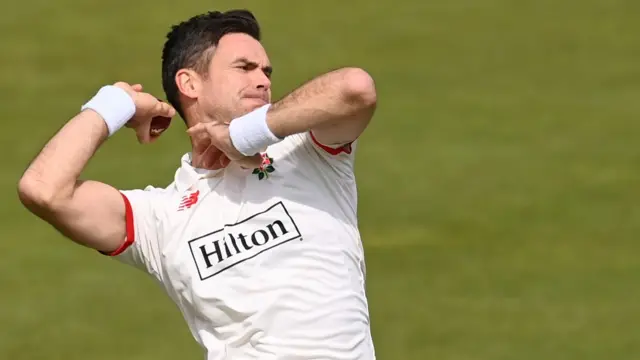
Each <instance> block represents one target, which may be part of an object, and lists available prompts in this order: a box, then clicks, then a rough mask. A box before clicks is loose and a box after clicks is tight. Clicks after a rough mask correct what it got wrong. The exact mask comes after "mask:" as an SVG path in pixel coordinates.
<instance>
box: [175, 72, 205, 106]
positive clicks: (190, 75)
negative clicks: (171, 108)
mask: <svg viewBox="0 0 640 360" xmlns="http://www.w3.org/2000/svg"><path fill="white" fill-rule="evenodd" d="M175 81H176V85H177V86H178V91H180V93H181V94H182V95H184V96H186V97H188V98H190V99H197V98H198V97H199V96H200V92H201V91H202V79H201V78H200V75H198V73H196V72H195V71H193V70H191V69H180V70H178V72H177V73H176V77H175Z"/></svg>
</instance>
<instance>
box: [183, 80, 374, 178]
mask: <svg viewBox="0 0 640 360" xmlns="http://www.w3.org/2000/svg"><path fill="white" fill-rule="evenodd" d="M375 109H376V89H375V84H374V82H373V79H372V78H371V76H370V75H369V74H368V73H367V72H365V71H364V70H362V69H359V68H342V69H339V70H335V71H331V72H329V73H326V74H324V75H321V76H318V77H316V78H314V79H313V80H311V81H309V82H307V83H306V84H304V85H302V86H300V87H299V88H297V89H296V90H294V91H293V92H291V93H290V94H288V95H287V96H285V97H284V98H282V99H281V100H279V101H277V102H276V103H274V104H268V105H265V106H262V107H260V108H258V109H256V110H254V111H252V112H250V113H248V114H245V115H243V116H241V117H239V118H236V119H233V120H231V121H229V122H227V123H223V122H207V123H199V124H196V125H194V126H193V127H191V128H189V129H188V130H187V132H188V134H189V135H190V136H191V137H192V138H197V137H200V136H202V135H203V134H206V135H207V136H209V138H210V140H211V144H213V145H214V146H216V147H217V148H218V149H220V150H222V151H223V152H224V153H225V155H226V156H227V157H228V158H229V159H230V160H237V161H241V160H243V159H246V156H254V155H255V154H258V153H259V152H260V151H262V149H264V148H266V147H267V146H269V145H271V144H275V143H277V142H279V141H281V140H283V139H284V138H286V137H288V136H290V135H295V134H301V133H306V132H311V135H312V136H313V138H314V139H315V141H316V142H317V143H319V144H321V145H323V146H328V147H333V148H336V147H338V148H339V147H340V146H341V145H346V144H349V143H351V142H353V141H355V140H356V139H357V138H358V137H359V136H360V134H362V132H363V131H364V129H365V128H366V127H367V125H368V124H369V122H370V121H371V118H372V117H373V113H374V112H375ZM258 158H259V156H258ZM251 160H252V161H253V159H251ZM258 165H259V163H258Z"/></svg>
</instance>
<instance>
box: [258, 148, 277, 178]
mask: <svg viewBox="0 0 640 360" xmlns="http://www.w3.org/2000/svg"><path fill="white" fill-rule="evenodd" d="M274 171H276V168H274V167H273V158H270V157H269V155H267V154H266V153H264V154H262V164H261V165H260V167H257V168H255V169H253V172H252V174H257V175H258V180H262V179H264V178H268V177H269V174H271V173H272V172H274Z"/></svg>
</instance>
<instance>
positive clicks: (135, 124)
mask: <svg viewBox="0 0 640 360" xmlns="http://www.w3.org/2000/svg"><path fill="white" fill-rule="evenodd" d="M114 86H117V87H119V88H121V89H123V90H124V91H126V92H127V94H129V96H131V98H132V99H133V103H134V104H135V105H136V113H135V115H134V116H133V118H131V120H129V122H128V123H127V124H126V125H125V126H126V127H128V128H132V129H134V130H135V132H136V136H137V138H138V142H140V143H141V144H147V143H150V142H153V141H154V140H156V139H157V137H158V136H159V135H160V134H161V133H162V131H164V130H166V128H167V127H168V124H169V121H170V120H171V118H172V117H174V116H175V115H176V110H175V109H174V108H173V107H172V106H171V105H169V104H167V103H165V102H162V101H160V100H158V98H156V97H155V96H153V95H151V94H148V93H145V92H143V91H142V90H143V89H142V85H140V84H135V85H129V84H128V83H126V82H117V83H115V84H114ZM156 120H159V122H163V123H166V124H167V127H164V128H160V129H159V130H160V131H158V129H157V128H154V129H153V130H154V131H152V122H153V121H156Z"/></svg>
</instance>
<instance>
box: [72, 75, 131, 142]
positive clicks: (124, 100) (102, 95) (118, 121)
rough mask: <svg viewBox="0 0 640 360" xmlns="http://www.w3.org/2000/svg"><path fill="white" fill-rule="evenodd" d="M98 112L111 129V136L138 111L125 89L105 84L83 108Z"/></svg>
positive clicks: (82, 109)
mask: <svg viewBox="0 0 640 360" xmlns="http://www.w3.org/2000/svg"><path fill="white" fill-rule="evenodd" d="M80 109H81V111H84V110H86V109H91V110H93V111H95V112H97V113H98V114H99V115H100V116H101V117H102V119H103V120H104V122H105V123H106V124H107V129H109V136H111V135H113V134H114V133H115V132H116V131H118V130H119V129H120V128H122V127H123V126H124V125H125V124H126V123H127V122H128V121H129V120H130V119H131V118H132V117H133V115H135V113H136V105H135V103H134V102H133V99H132V98H131V96H129V94H127V92H126V91H124V89H121V88H119V87H117V86H114V85H108V86H103V87H102V88H100V90H99V91H98V93H97V94H96V95H95V96H94V97H93V98H91V100H89V101H88V102H87V103H86V104H84V105H83V106H82V107H81V108H80Z"/></svg>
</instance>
